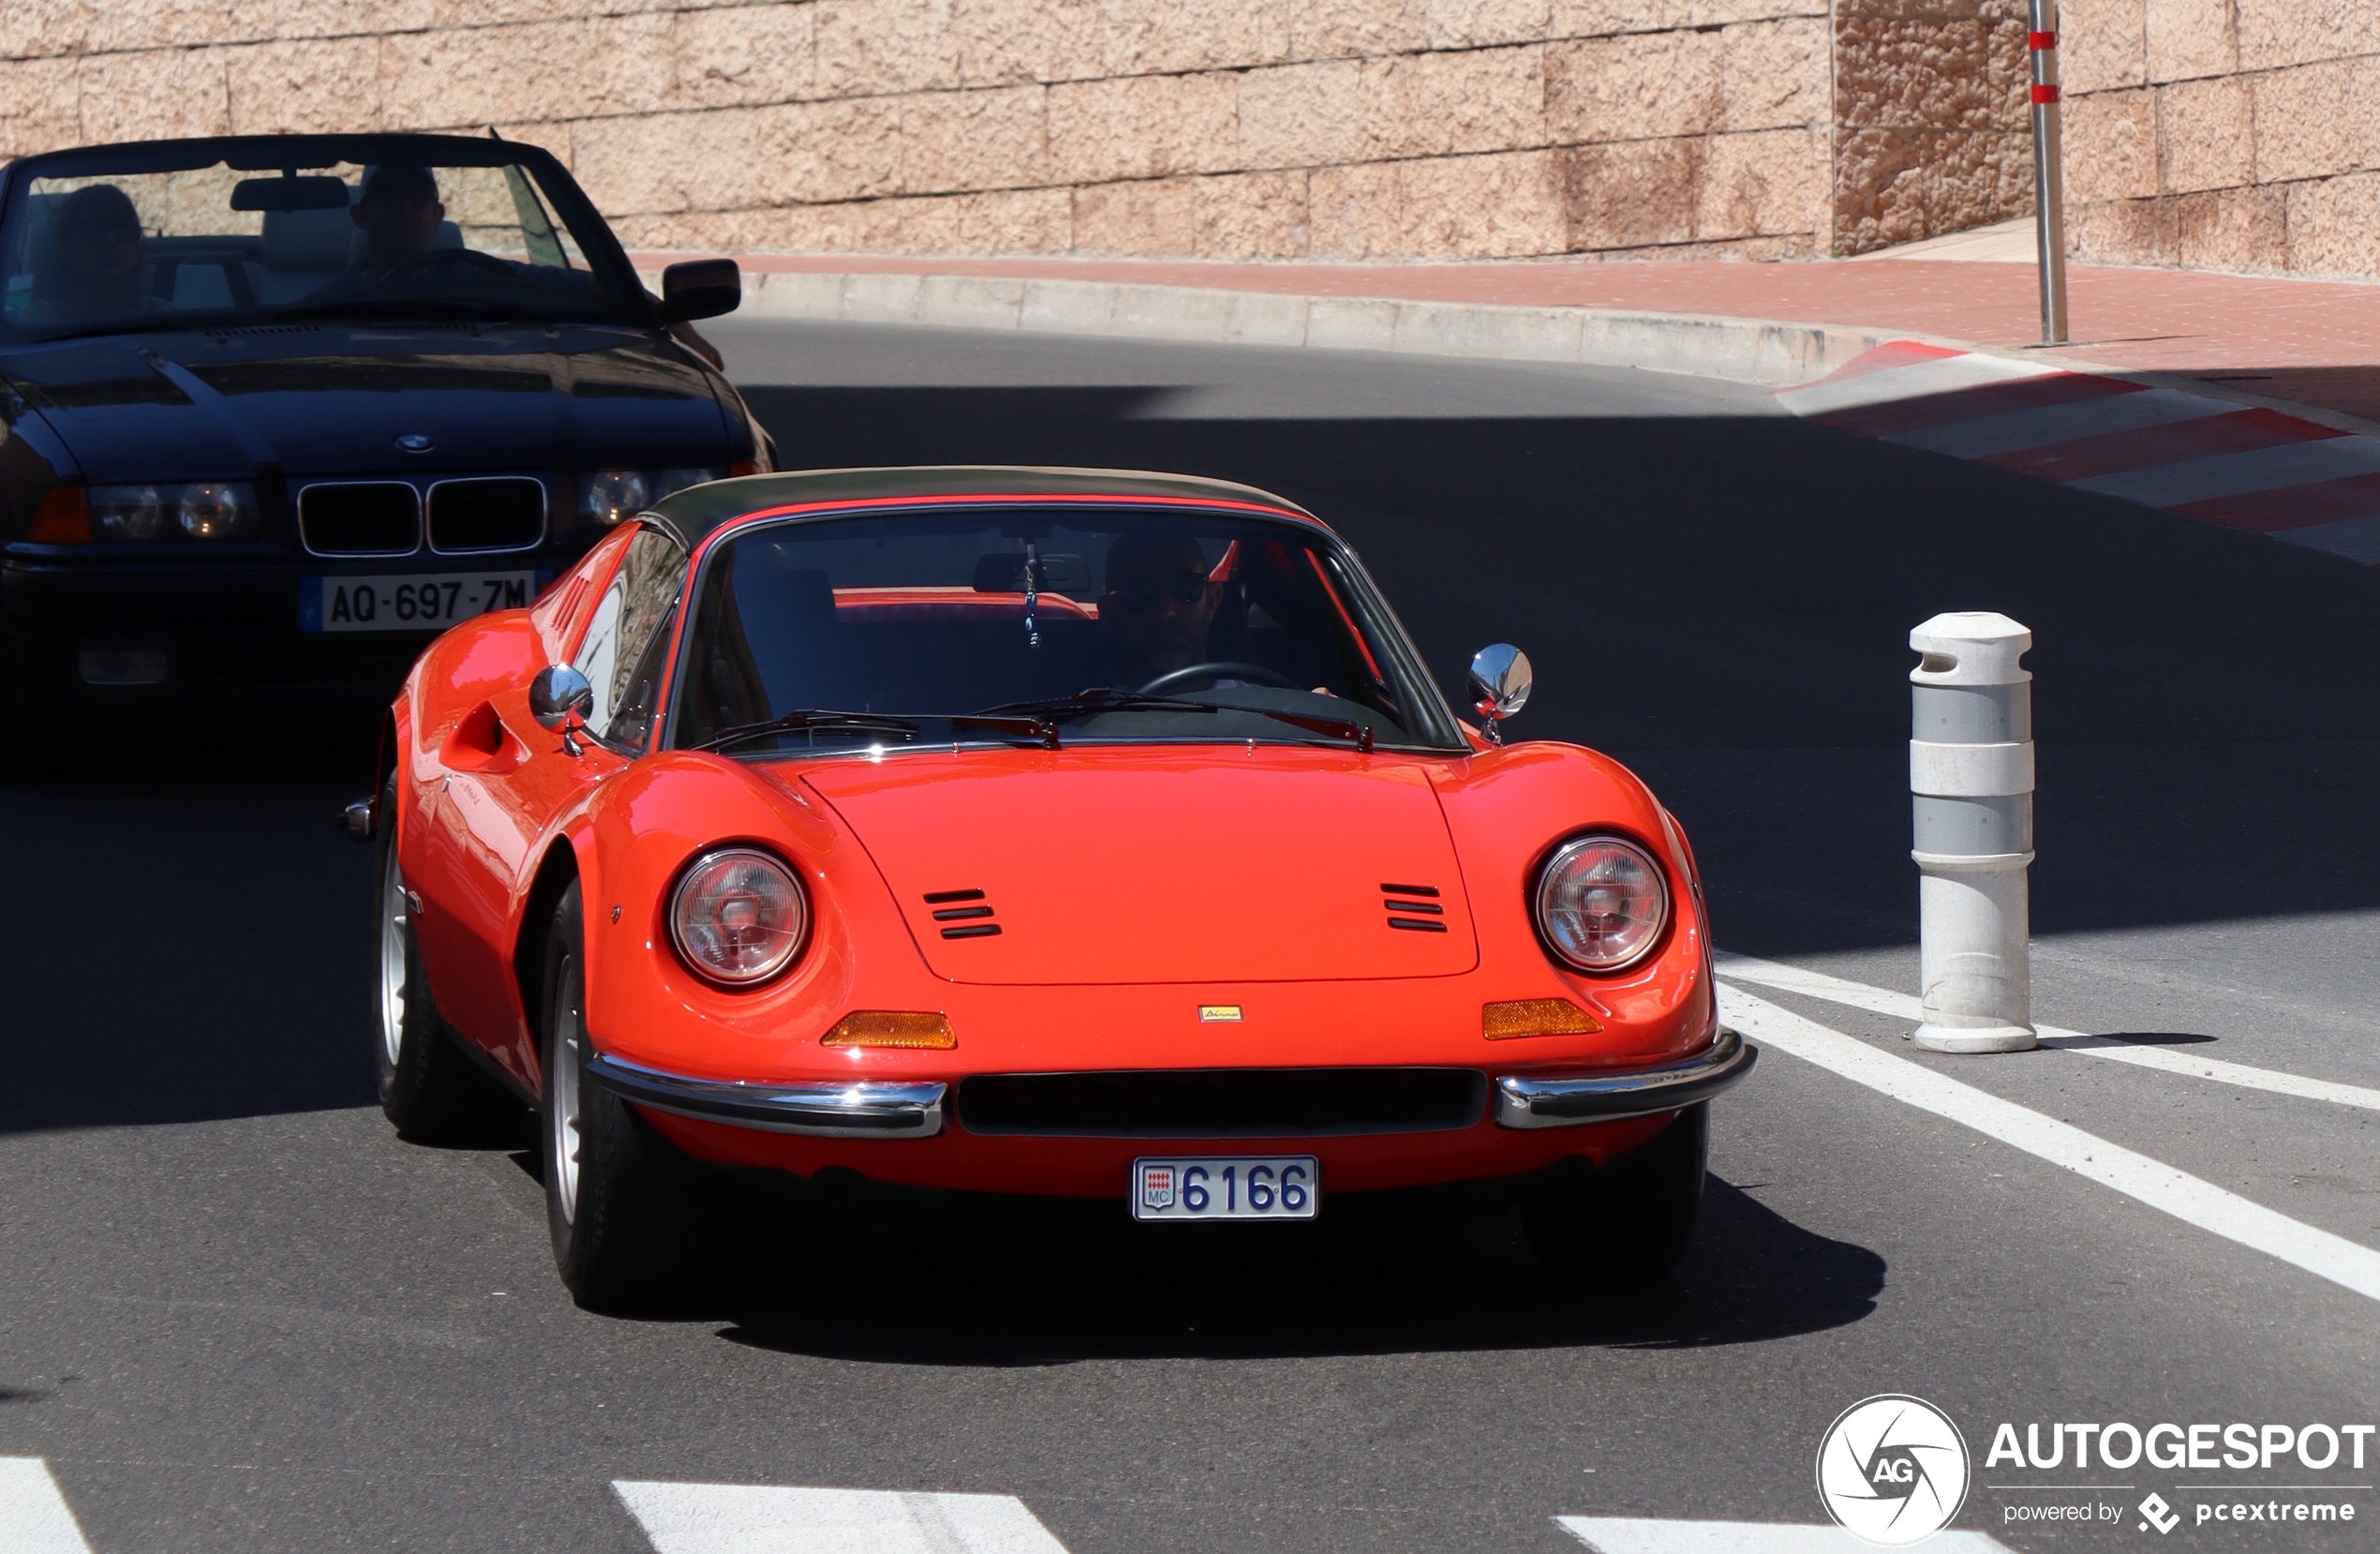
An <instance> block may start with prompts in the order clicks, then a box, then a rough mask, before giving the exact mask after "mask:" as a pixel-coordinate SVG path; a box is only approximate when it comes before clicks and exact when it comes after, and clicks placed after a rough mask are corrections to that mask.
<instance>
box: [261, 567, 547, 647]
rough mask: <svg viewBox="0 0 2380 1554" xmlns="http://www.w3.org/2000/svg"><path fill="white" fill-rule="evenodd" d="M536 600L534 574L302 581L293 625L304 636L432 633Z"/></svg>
mask: <svg viewBox="0 0 2380 1554" xmlns="http://www.w3.org/2000/svg"><path fill="white" fill-rule="evenodd" d="M536 597H537V574H536V573H534V572H426V573H420V574H416V575H410V576H401V577H307V578H305V579H303V580H302V581H301V582H300V583H299V585H298V621H299V624H300V625H302V626H304V627H305V629H306V630H307V631H310V632H422V631H431V632H436V631H444V630H445V629H446V628H447V627H449V626H452V625H454V623H455V622H456V621H458V620H469V619H471V617H473V616H475V615H485V614H486V613H487V612H488V611H489V610H510V609H518V608H520V607H521V606H523V605H527V604H528V602H529V601H530V600H532V599H534V598H536Z"/></svg>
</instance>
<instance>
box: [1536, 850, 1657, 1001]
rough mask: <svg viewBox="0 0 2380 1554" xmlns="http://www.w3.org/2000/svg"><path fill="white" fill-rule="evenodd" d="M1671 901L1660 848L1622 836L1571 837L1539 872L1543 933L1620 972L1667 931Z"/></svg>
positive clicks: (1586, 961)
mask: <svg viewBox="0 0 2380 1554" xmlns="http://www.w3.org/2000/svg"><path fill="white" fill-rule="evenodd" d="M1668 920H1669V887H1668V886H1667V885H1666V884H1664V883H1663V881H1662V879H1661V870H1660V866H1659V864H1657V863H1655V862H1654V861H1653V856H1652V854H1650V853H1648V852H1646V851H1645V850H1644V848H1642V847H1640V846H1638V845H1637V844H1635V843H1633V842H1629V841H1626V840H1624V839H1622V838H1620V837H1616V836H1582V837H1579V838H1578V839H1576V840H1575V841H1571V842H1566V843H1564V844H1562V845H1561V846H1560V847H1558V848H1556V849H1555V850H1554V856H1553V857H1552V858H1549V859H1546V860H1545V868H1544V870H1543V871H1542V872H1541V873H1540V874H1539V875H1538V880H1537V926H1538V932H1539V933H1540V934H1543V935H1544V936H1545V943H1546V946H1547V948H1548V949H1552V950H1553V951H1554V954H1555V955H1557V956H1559V957H1561V959H1562V960H1563V961H1565V962H1566V963H1568V964H1570V965H1571V966H1574V967H1576V968H1577V969H1578V970H1580V971H1594V972H1606V971H1619V970H1622V969H1624V968H1626V967H1628V966H1630V965H1633V964H1636V963H1637V962H1638V961H1641V960H1643V959H1644V956H1645V953H1646V952H1647V951H1649V950H1650V949H1652V948H1653V945H1654V942H1655V941H1656V940H1658V939H1659V937H1660V936H1661V925H1662V924H1663V923H1665V922H1667V921H1668Z"/></svg>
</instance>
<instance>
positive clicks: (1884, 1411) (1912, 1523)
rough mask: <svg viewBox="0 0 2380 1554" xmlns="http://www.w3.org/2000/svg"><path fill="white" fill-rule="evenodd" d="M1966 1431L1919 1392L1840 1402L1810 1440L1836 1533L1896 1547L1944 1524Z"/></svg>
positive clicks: (1965, 1463)
mask: <svg viewBox="0 0 2380 1554" xmlns="http://www.w3.org/2000/svg"><path fill="white" fill-rule="evenodd" d="M1972 1471H1973V1470H1972V1467H1971V1459H1970V1458H1969V1457H1968V1455H1967V1438H1966V1437H1964V1436H1962V1435H1960V1434H1959V1433H1958V1427H1957V1426H1956V1425H1954V1424H1952V1423H1951V1422H1950V1415H1948V1414H1946V1413H1944V1412H1942V1411H1941V1410H1940V1409H1938V1408H1936V1407H1934V1405H1933V1404H1931V1403H1928V1402H1927V1401H1926V1400H1925V1399H1924V1398H1923V1397H1908V1396H1906V1395H1905V1394H1901V1393H1897V1392H1887V1393H1882V1394H1879V1395H1878V1396H1876V1397H1869V1398H1865V1399H1863V1400H1861V1401H1860V1402H1857V1403H1853V1404H1852V1406H1851V1407H1850V1408H1848V1409H1845V1410H1844V1411H1843V1412H1842V1414H1841V1416H1840V1417H1838V1418H1837V1420H1836V1421H1835V1423H1834V1424H1832V1425H1830V1426H1828V1427H1827V1428H1826V1435H1825V1437H1824V1439H1822V1441H1821V1442H1819V1446H1818V1498H1819V1499H1820V1500H1821V1501H1822V1502H1824V1503H1825V1506H1826V1513H1827V1515H1829V1516H1831V1517H1834V1518H1835V1520H1836V1521H1837V1522H1838V1523H1840V1524H1841V1526H1842V1529H1843V1531H1844V1532H1849V1533H1850V1534H1851V1535H1852V1537H1854V1538H1857V1539H1858V1540H1859V1541H1860V1542H1862V1543H1867V1544H1874V1545H1876V1546H1877V1547H1880V1548H1903V1547H1908V1546H1909V1545H1911V1544H1913V1543H1918V1542H1921V1541H1922V1540H1924V1539H1926V1538H1930V1537H1932V1536H1933V1535H1934V1534H1935V1533H1937V1532H1941V1530H1942V1529H1943V1528H1945V1527H1947V1526H1949V1525H1950V1524H1951V1521H1952V1519H1953V1518H1955V1517H1956V1516H1957V1515H1958V1508H1959V1507H1960V1506H1961V1505H1963V1504H1965V1503H1966V1501H1967V1486H1968V1480H1969V1478H1970V1476H1971V1473H1972Z"/></svg>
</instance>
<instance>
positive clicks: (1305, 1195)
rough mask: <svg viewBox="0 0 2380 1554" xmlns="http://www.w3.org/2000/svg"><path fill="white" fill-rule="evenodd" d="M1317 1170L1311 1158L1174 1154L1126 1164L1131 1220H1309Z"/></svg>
mask: <svg viewBox="0 0 2380 1554" xmlns="http://www.w3.org/2000/svg"><path fill="white" fill-rule="evenodd" d="M1321 1202H1322V1168H1321V1166H1320V1164H1319V1163H1318V1162H1317V1161H1316V1159H1315V1158H1314V1157H1313V1156H1311V1155H1220V1156H1216V1155H1178V1156H1171V1157H1167V1158H1155V1159H1149V1158H1143V1159H1138V1160H1135V1161H1133V1162H1132V1217H1133V1218H1135V1219H1173V1220H1190V1219H1311V1218H1314V1214H1315V1210H1316V1208H1317V1207H1318V1206H1319V1205H1320V1204H1321Z"/></svg>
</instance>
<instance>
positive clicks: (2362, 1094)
mask: <svg viewBox="0 0 2380 1554" xmlns="http://www.w3.org/2000/svg"><path fill="white" fill-rule="evenodd" d="M1718 974H1719V975H1720V976H1721V977H1733V978H1734V979H1737V980H1739V981H1745V982H1758V983H1760V984H1761V985H1762V986H1763V987H1772V988H1775V989H1777V990H1778V992H1780V993H1798V994H1801V995H1802V996H1804V997H1805V998H1822V999H1824V1000H1825V1001H1826V1002H1828V1003H1830V1004H1848V1005H1850V1006H1851V1007H1852V1008H1853V1009H1866V1010H1867V1011H1868V1012H1869V1013H1870V1014H1882V1015H1886V1016H1889V1017H1890V1018H1892V1019H1895V1020H1906V1021H1908V1022H1910V1024H1918V1023H1919V1022H1920V1021H1921V1019H1922V1018H1923V1016H1922V1015H1921V1013H1920V1012H1919V1009H1918V1004H1917V1000H1916V998H1915V997H1914V996H1912V995H1911V994H1906V993H1894V992H1892V991H1890V990H1889V989H1886V988H1879V987H1869V986H1868V985H1867V983H1865V982H1850V981H1845V980H1844V979H1842V978H1840V977H1829V976H1827V975H1826V974H1825V973H1824V972H1822V971H1805V970H1803V969H1802V968H1801V967H1800V966H1794V965H1784V964H1779V963H1778V962H1776V961H1758V960H1754V959H1753V958H1751V957H1750V956H1748V955H1730V954H1727V953H1725V952H1723V951H1722V952H1721V953H1720V954H1719V955H1718ZM2034 1029H2036V1030H2038V1031H2039V1032H2040V1033H2041V1044H2042V1045H2043V1046H2045V1047H2056V1048H2058V1049H2059V1050H2060V1051H2061V1052H2069V1053H2086V1054H2088V1055H2090V1056H2091V1057H2104V1058H2106V1059H2107V1060H2108V1061H2110V1062H2113V1063H2129V1064H2131V1065H2133V1066H2134V1067H2135V1068H2155V1069H2158V1070H2160V1071H2162V1072H2164V1073H2168V1074H2179V1075H2181V1076H2182V1077H2183V1078H2185V1079H2211V1080H2213V1081H2215V1082H2216V1083H2219V1084H2237V1085H2239V1087H2240V1088H2241V1089H2243V1090H2268V1091H2270V1092H2272V1093H2273V1094H2274V1095H2277V1096H2297V1097H2299V1098H2303V1099H2306V1100H2325V1101H2328V1102H2330V1103H2331V1104H2333V1105H2335V1106H2359V1107H2362V1108H2363V1109H2364V1110H2366V1111H2370V1112H2380V1090H2374V1089H2372V1088H2370V1087H2368V1086H2365V1085H2361V1084H2339V1083H2333V1082H2331V1081H2329V1080H2327V1079H2307V1078H2304V1077H2303V1076H2301V1075H2298V1074H2289V1073H2283V1072H2282V1071H2280V1070H2279V1069H2277V1068H2250V1067H2249V1066H2248V1065H2246V1064H2244V1063H2225V1062H2224V1061H2223V1060H2222V1059H2220V1058H2212V1057H2192V1056H2189V1055H2188V1053H2187V1049H2184V1050H2182V1051H2176V1050H2174V1049H2173V1048H2170V1047H2150V1046H2144V1045H2142V1044H2140V1043H2139V1042H2136V1041H2119V1040H2116V1039H2114V1038H2110V1037H2105V1036H2091V1035H2089V1034H2087V1033H2085V1032H2082V1031H2070V1030H2064V1029H2061V1028H2060V1027H2059V1026H2056V1025H2036V1026H2035V1027H2034Z"/></svg>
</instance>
